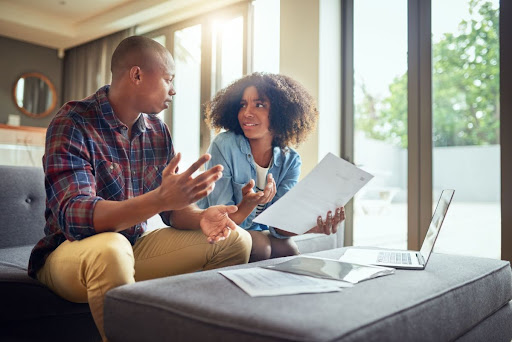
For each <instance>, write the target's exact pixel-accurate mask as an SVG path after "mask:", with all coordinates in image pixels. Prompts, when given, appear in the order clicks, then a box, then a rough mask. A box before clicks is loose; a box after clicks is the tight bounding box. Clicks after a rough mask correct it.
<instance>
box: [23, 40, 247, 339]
mask: <svg viewBox="0 0 512 342" xmlns="http://www.w3.org/2000/svg"><path fill="white" fill-rule="evenodd" d="M111 65H112V68H111V71H112V84H111V85H110V86H108V85H107V86H104V87H102V88H100V89H99V90H98V91H97V92H96V93H95V94H93V95H91V96H89V97H87V98H85V99H83V100H81V101H71V102H68V103H66V104H65V105H64V106H63V107H62V108H61V109H60V110H59V112H58V113H57V115H56V116H55V118H54V119H53V120H52V122H51V123H50V126H49V127H48V131H47V135H46V147H45V155H44V157H43V167H44V171H45V175H46V178H45V187H46V194H47V200H46V212H45V217H46V226H45V229H44V231H45V237H44V238H42V239H41V240H40V241H39V242H38V243H37V245H36V246H35V247H34V249H33V250H32V254H31V257H30V263H29V275H30V276H31V277H33V278H36V279H38V280H39V281H41V282H42V283H43V284H45V285H46V286H48V287H49V288H50V289H51V290H52V291H54V292H55V293H56V294H58V295H59V296H61V297H63V298H65V299H67V300H69V301H72V302H77V303H85V302H88V303H89V306H90V308H91V313H92V316H93V318H94V321H95V323H96V326H97V327H98V330H99V332H100V334H101V336H102V338H103V340H106V337H105V333H104V329H103V302H104V296H105V294H106V292H107V291H108V290H110V289H112V288H114V287H116V286H120V285H123V284H129V283H133V282H135V281H139V280H145V279H152V278H158V277H164V276H171V275H175V274H180V273H187V272H194V271H197V270H208V269H213V268H218V267H223V266H229V265H234V264H240V263H246V262H247V261H248V260H249V253H250V251H251V238H250V236H249V234H248V233H247V232H246V231H245V230H243V229H240V228H239V227H238V226H236V225H235V223H234V222H233V221H231V220H230V219H229V217H228V214H229V213H232V212H234V211H236V210H237V208H236V207H235V206H215V207H210V208H208V209H206V210H199V209H198V208H197V207H196V206H195V204H194V203H195V202H196V201H197V200H198V199H200V198H202V197H204V196H207V195H208V194H209V193H210V192H211V191H212V190H213V187H214V183H215V181H217V180H218V179H219V178H221V176H222V166H220V165H217V166H214V167H212V168H211V169H209V170H207V171H205V172H203V173H202V174H201V175H199V176H197V177H195V178H194V177H193V176H192V175H193V173H194V172H195V171H196V170H198V169H199V168H200V167H201V165H203V164H204V163H205V162H206V161H207V160H209V159H210V156H209V155H203V156H202V157H201V158H199V160H197V161H196V162H195V163H194V164H193V165H192V166H191V167H190V168H189V169H187V170H185V171H184V172H182V173H178V163H179V161H180V158H181V157H180V154H179V153H178V154H175V153H174V149H173V145H172V140H171V136H170V134H169V130H168V128H167V126H166V125H165V124H164V123H163V122H162V121H161V120H160V119H158V117H157V116H156V115H155V114H157V113H159V112H161V111H162V110H164V109H165V108H167V107H168V105H169V103H170V102H171V100H172V97H173V95H175V94H176V92H175V90H174V86H173V79H174V73H175V70H174V69H175V67H174V61H173V59H172V56H171V54H170V53H169V51H167V50H166V49H165V48H164V47H163V46H161V45H160V44H158V43H156V42H154V41H153V40H151V39H149V38H145V37H138V36H134V37H129V38H126V39H125V40H123V41H122V42H121V43H120V44H119V46H118V47H117V48H116V50H115V51H114V54H113V55H112V63H111ZM156 214H160V216H161V217H162V220H163V221H164V222H165V223H166V224H167V225H168V226H172V228H171V227H165V228H162V229H158V230H152V231H149V232H148V231H146V220H147V219H148V218H150V217H152V216H153V215H156Z"/></svg>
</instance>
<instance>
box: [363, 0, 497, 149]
mask: <svg viewBox="0 0 512 342" xmlns="http://www.w3.org/2000/svg"><path fill="white" fill-rule="evenodd" d="M469 13H470V19H469V20H463V21H462V22H461V23H460V24H459V27H458V33H457V34H455V35H454V34H452V33H447V34H445V35H444V36H443V38H442V39H441V40H440V41H439V42H437V43H435V44H433V46H432V55H433V59H432V86H433V94H432V95H433V96H432V100H433V101H432V102H433V108H432V111H433V115H434V118H433V132H432V139H433V144H434V146H462V145H487V144H498V143H499V38H498V32H499V27H498V16H499V12H498V10H497V9H493V8H492V3H490V2H482V1H480V0H471V1H470V2H469ZM389 90H390V94H391V95H390V96H388V97H387V98H385V99H384V100H383V101H382V102H380V101H378V99H376V98H375V97H373V96H372V95H371V94H369V93H368V92H367V91H366V88H365V86H364V85H363V86H362V91H363V95H364V99H363V101H362V102H361V103H360V104H358V105H357V108H356V109H357V110H356V112H357V117H356V129H358V130H361V131H363V132H365V134H366V135H367V136H368V137H371V138H374V139H379V140H385V141H388V142H390V143H392V144H394V145H397V146H401V147H404V148H406V147H407V74H404V75H402V76H401V77H397V78H396V79H395V80H394V81H393V83H392V84H391V85H390V86H389Z"/></svg>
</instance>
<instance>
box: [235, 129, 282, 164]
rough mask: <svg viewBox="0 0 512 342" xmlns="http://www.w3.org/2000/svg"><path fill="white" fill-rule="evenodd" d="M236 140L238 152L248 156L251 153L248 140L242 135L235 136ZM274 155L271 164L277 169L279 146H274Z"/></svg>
mask: <svg viewBox="0 0 512 342" xmlns="http://www.w3.org/2000/svg"><path fill="white" fill-rule="evenodd" d="M236 138H237V141H238V146H239V147H240V151H242V153H243V154H246V155H250V154H252V153H251V145H250V144H249V140H248V139H247V138H246V137H245V135H243V134H236ZM273 153H274V155H273V156H272V163H273V164H274V165H275V166H277V167H279V166H281V162H282V161H281V158H280V156H281V148H279V146H274V150H273Z"/></svg>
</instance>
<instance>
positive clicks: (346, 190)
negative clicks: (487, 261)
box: [253, 153, 373, 234]
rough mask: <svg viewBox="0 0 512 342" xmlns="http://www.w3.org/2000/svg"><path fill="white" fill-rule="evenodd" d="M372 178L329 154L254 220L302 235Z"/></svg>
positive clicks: (345, 201) (343, 203)
mask: <svg viewBox="0 0 512 342" xmlns="http://www.w3.org/2000/svg"><path fill="white" fill-rule="evenodd" d="M372 178H373V175H371V174H369V173H368V172H365V171H363V170H361V169H360V168H358V167H357V166H355V165H353V164H351V163H349V162H347V161H345V160H343V159H341V158H339V157H336V156H335V155H334V154H332V153H329V154H327V155H326V156H325V157H324V158H323V159H322V160H321V161H320V163H318V165H317V166H315V168H314V169H313V170H311V172H310V173H309V174H308V175H307V176H306V177H304V179H302V180H301V181H300V182H299V183H298V184H297V185H296V186H295V187H293V188H292V189H291V190H290V191H288V192H287V193H286V194H285V195H284V196H283V197H281V198H280V199H279V200H278V201H276V202H275V203H274V204H272V205H271V206H270V207H268V208H266V209H265V210H264V211H263V212H262V213H261V214H259V215H258V216H257V217H256V218H255V219H254V220H253V221H254V222H257V223H261V224H265V225H267V226H272V227H276V228H279V229H282V230H286V231H288V232H292V233H296V234H303V233H305V232H307V231H308V230H310V229H311V228H313V227H315V226H316V219H317V217H318V216H322V218H323V219H324V220H325V217H326V215H327V212H328V211H329V210H331V211H332V212H333V214H334V210H335V209H336V208H338V207H341V206H344V205H345V204H347V202H348V201H350V199H351V198H352V197H354V195H355V194H356V193H357V192H358V191H359V190H360V189H361V188H362V187H363V186H365V185H366V184H367V183H368V182H369V181H370V180H371V179H372Z"/></svg>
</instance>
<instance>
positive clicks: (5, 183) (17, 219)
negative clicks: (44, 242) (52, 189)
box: [0, 165, 46, 248]
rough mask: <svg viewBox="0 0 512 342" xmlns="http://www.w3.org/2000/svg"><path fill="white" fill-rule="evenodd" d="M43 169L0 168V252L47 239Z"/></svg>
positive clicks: (23, 167)
mask: <svg viewBox="0 0 512 342" xmlns="http://www.w3.org/2000/svg"><path fill="white" fill-rule="evenodd" d="M45 201H46V194H45V190H44V173H43V169H42V168H37V167H25V166H4V165H2V166H0V203H2V210H0V224H1V228H0V248H4V247H14V246H23V245H30V244H32V245H35V244H36V243H37V242H38V241H39V239H41V238H42V237H43V236H44V225H45V218H44V209H45Z"/></svg>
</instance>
